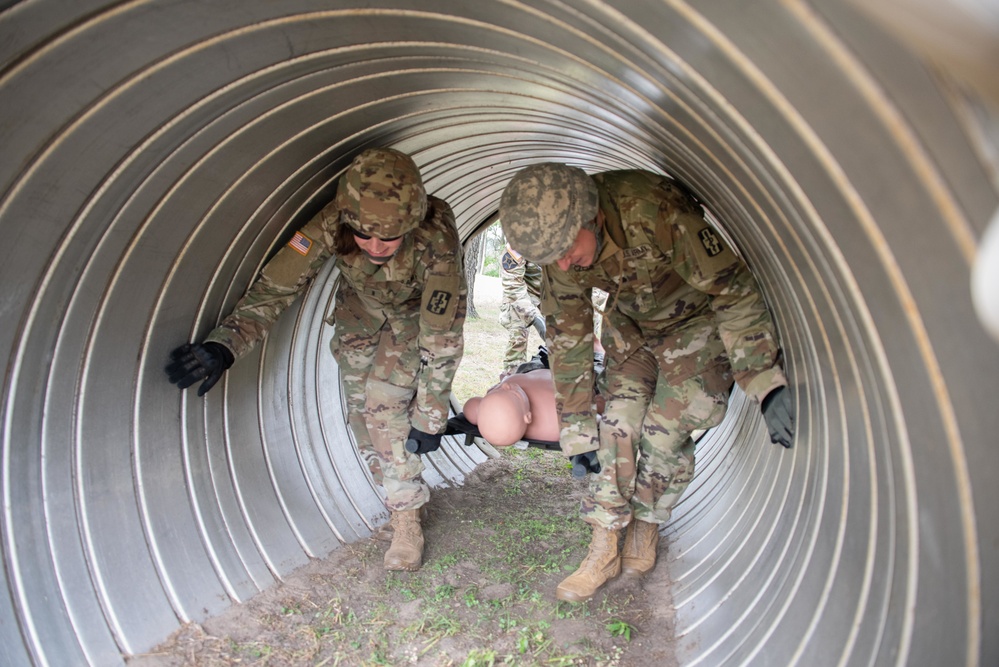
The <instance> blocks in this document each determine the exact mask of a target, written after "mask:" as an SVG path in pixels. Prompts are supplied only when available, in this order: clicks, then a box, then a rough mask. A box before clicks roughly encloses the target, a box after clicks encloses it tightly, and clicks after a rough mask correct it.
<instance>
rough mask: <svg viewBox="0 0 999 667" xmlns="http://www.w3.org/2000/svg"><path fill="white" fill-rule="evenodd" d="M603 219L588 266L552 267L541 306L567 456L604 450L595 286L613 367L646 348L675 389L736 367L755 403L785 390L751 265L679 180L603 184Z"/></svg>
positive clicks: (641, 175)
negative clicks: (597, 408)
mask: <svg viewBox="0 0 999 667" xmlns="http://www.w3.org/2000/svg"><path fill="white" fill-rule="evenodd" d="M593 179H594V181H595V182H596V183H597V189H598V192H599V196H600V210H601V211H602V212H603V213H604V216H605V222H604V227H603V230H602V233H601V236H602V238H601V243H600V245H599V250H598V252H599V256H598V257H597V258H596V260H595V261H594V263H593V265H592V266H590V267H586V268H583V267H576V266H574V267H570V268H569V270H568V271H562V270H561V269H560V268H559V267H558V266H557V265H556V264H550V265H547V266H545V267H544V269H543V274H544V283H543V286H542V303H541V310H542V312H543V313H544V314H545V315H546V316H547V319H548V341H549V345H550V346H551V349H550V350H549V354H550V361H551V367H552V373H553V379H554V382H555V394H556V401H557V405H558V409H559V415H560V418H561V424H562V426H561V438H560V440H561V444H562V450H563V451H564V452H565V453H566V455H570V456H571V455H573V454H580V453H583V452H587V451H592V450H594V449H596V448H597V444H598V436H597V423H596V417H595V415H594V414H593V412H592V411H591V401H592V391H593V376H592V371H593V350H592V344H593V318H592V305H591V300H590V292H591V289H592V288H594V287H596V288H600V289H602V290H604V291H606V292H607V293H608V294H609V297H608V299H607V306H606V309H605V320H606V322H607V323H608V324H609V325H610V326H607V327H604V332H603V344H604V346H605V347H606V349H607V369H608V371H609V372H611V371H612V369H613V367H614V366H615V365H618V364H620V363H621V362H623V361H624V360H626V359H627V358H628V357H629V356H630V355H631V354H632V353H633V352H634V351H636V350H637V349H638V348H639V347H641V346H642V345H645V346H646V347H648V348H649V349H650V350H651V351H652V352H653V354H655V355H656V358H657V359H658V361H659V368H660V372H661V376H662V377H664V378H665V380H666V381H667V382H671V383H675V382H682V381H683V380H686V379H688V378H690V377H693V376H694V375H697V374H702V373H705V372H711V370H712V369H714V370H720V369H725V368H727V367H726V366H724V365H725V364H728V365H730V366H731V369H732V371H733V374H734V377H735V379H736V381H737V382H738V383H739V385H740V386H741V387H742V388H743V389H744V390H745V391H746V393H747V394H749V395H750V396H753V397H755V398H757V399H761V398H762V397H764V396H766V395H767V393H769V391H770V390H771V389H773V388H775V387H778V386H781V385H785V384H787V380H786V378H785V377H784V373H783V370H782V369H781V367H780V365H779V363H778V353H779V348H778V345H777V341H776V335H775V332H774V327H773V322H772V320H771V318H770V313H769V311H768V310H767V307H766V304H765V303H764V301H763V298H762V296H761V294H760V292H759V290H758V287H757V285H756V281H755V279H754V278H753V276H752V274H751V273H750V271H749V269H748V267H747V266H746V265H745V263H744V262H743V261H742V260H741V259H740V258H739V257H738V256H737V255H736V254H735V253H734V252H733V251H732V250H731V248H729V247H728V246H727V245H726V244H725V243H724V241H723V240H722V239H721V237H720V236H719V235H718V234H717V233H716V232H715V231H714V230H713V229H711V227H709V226H708V224H707V223H706V222H705V220H704V217H703V213H702V211H701V208H700V206H699V205H698V204H697V203H696V202H695V201H694V200H693V198H691V197H690V196H689V195H688V194H686V192H685V191H684V190H682V189H680V188H679V187H677V186H675V185H673V181H671V180H670V179H669V178H667V177H665V176H659V175H657V174H653V173H650V172H645V171H613V172H605V173H602V174H597V175H595V176H594V177H593Z"/></svg>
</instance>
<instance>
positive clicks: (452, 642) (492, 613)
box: [127, 449, 676, 667]
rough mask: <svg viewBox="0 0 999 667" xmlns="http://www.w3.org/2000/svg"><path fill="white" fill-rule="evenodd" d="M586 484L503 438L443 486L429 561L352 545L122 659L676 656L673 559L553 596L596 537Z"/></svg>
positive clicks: (263, 661)
mask: <svg viewBox="0 0 999 667" xmlns="http://www.w3.org/2000/svg"><path fill="white" fill-rule="evenodd" d="M584 485H585V482H581V481H576V480H573V479H572V477H571V476H570V475H569V471H568V469H567V467H566V465H565V459H564V458H563V457H561V456H560V455H558V454H557V453H552V452H546V451H542V450H537V449H530V450H527V451H516V450H506V451H505V452H503V455H502V456H501V457H500V458H498V459H490V460H488V461H486V462H485V463H483V464H481V465H480V466H479V467H478V468H477V469H476V470H475V471H474V472H473V473H472V474H471V475H470V476H469V478H468V479H467V480H466V483H465V484H463V485H462V486H458V487H454V488H448V489H443V490H435V492H434V494H433V497H432V500H431V503H430V512H429V516H428V517H427V519H426V520H425V524H424V525H425V534H426V539H427V546H426V550H425V562H424V566H423V568H422V569H421V570H420V571H418V572H412V573H409V572H386V571H385V570H384V569H383V568H382V556H383V554H384V552H385V550H386V548H387V546H388V543H387V542H384V541H379V540H377V539H376V538H370V539H368V540H364V541H362V542H358V543H355V544H351V545H347V546H345V547H343V548H341V549H339V550H338V551H336V552H334V553H333V554H332V555H330V556H329V557H328V558H325V559H322V560H316V561H314V562H312V563H310V564H309V565H307V566H306V567H304V568H301V569H300V570H298V571H296V572H295V573H294V574H293V575H292V576H290V577H287V578H286V580H285V581H284V582H282V583H281V584H280V585H278V586H275V587H274V588H272V589H269V590H267V591H265V592H263V593H261V594H260V595H258V596H256V597H255V598H253V599H252V600H250V601H248V602H246V603H244V604H241V605H237V606H234V607H232V608H231V609H229V610H228V611H226V612H225V613H223V614H221V615H219V616H217V617H214V618H211V619H209V620H206V621H205V622H203V623H200V624H196V623H191V624H187V625H185V626H184V627H182V628H181V629H180V630H178V631H177V632H176V633H174V635H173V636H171V637H170V639H169V640H168V641H167V642H165V643H164V644H162V645H161V646H159V647H157V648H156V649H154V650H152V651H150V652H149V653H146V654H144V655H140V656H134V657H132V658H130V659H128V661H127V664H128V665H130V667H179V666H185V667H186V666H198V667H215V666H222V665H226V666H229V665H273V666H277V665H313V666H315V667H319V666H320V665H322V666H324V667H327V666H332V665H426V666H431V665H432V666H435V667H436V666H445V665H446V666H458V665H461V666H463V667H473V666H474V667H477V666H486V665H549V666H550V665H594V666H596V665H657V666H665V667H669V666H670V665H675V664H676V661H675V658H674V656H673V639H672V637H673V608H672V601H671V599H670V593H669V581H668V578H667V573H666V568H665V567H658V568H656V570H654V571H653V572H652V573H650V574H648V575H646V576H645V577H642V578H637V577H630V576H627V575H622V576H620V577H618V578H617V579H615V580H614V581H612V582H611V583H610V584H608V585H607V586H606V587H605V590H603V591H601V592H599V593H598V594H597V596H596V597H594V598H593V599H592V600H590V601H589V602H586V603H582V604H577V603H567V602H558V601H556V600H555V597H554V592H555V587H556V585H557V584H558V582H559V581H560V580H561V579H562V578H563V577H565V576H566V575H567V574H569V573H570V572H571V571H572V570H573V569H575V567H576V566H577V565H578V563H579V562H580V560H581V559H582V558H583V557H584V556H585V554H586V547H587V545H588V543H589V529H588V527H587V526H586V525H585V524H583V522H582V521H580V520H579V519H578V517H577V515H576V511H577V508H578V506H579V500H580V496H581V494H582V492H583V490H584ZM659 549H660V556H661V555H662V554H663V553H664V552H665V549H666V545H665V543H664V541H662V540H661V543H660V546H659Z"/></svg>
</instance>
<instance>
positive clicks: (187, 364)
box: [166, 342, 235, 396]
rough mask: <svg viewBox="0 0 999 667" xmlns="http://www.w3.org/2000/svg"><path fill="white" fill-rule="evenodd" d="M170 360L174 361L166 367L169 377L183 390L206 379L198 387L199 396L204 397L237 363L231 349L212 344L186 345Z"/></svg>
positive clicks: (172, 353)
mask: <svg viewBox="0 0 999 667" xmlns="http://www.w3.org/2000/svg"><path fill="white" fill-rule="evenodd" d="M170 358H171V360H172V361H171V362H170V363H169V364H168V365H167V367H166V372H167V376H168V377H169V378H170V382H172V383H174V384H175V385H177V386H178V387H180V388H181V389H187V388H188V387H190V386H191V385H192V384H194V383H195V382H197V381H198V380H202V379H204V382H202V383H201V386H200V387H198V396H204V395H205V393H206V392H207V391H208V390H209V389H211V388H212V387H214V386H215V383H216V382H218V381H219V379H220V378H221V377H222V373H224V372H225V371H226V370H227V369H228V368H229V367H230V366H232V364H233V362H234V361H235V358H234V357H233V355H232V352H230V351H229V348H227V347H226V346H225V345H222V344H221V343H212V342H208V343H185V344H184V345H181V346H180V347H178V348H177V349H175V350H174V351H173V352H171V353H170Z"/></svg>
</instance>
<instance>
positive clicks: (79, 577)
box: [0, 0, 999, 665]
mask: <svg viewBox="0 0 999 667" xmlns="http://www.w3.org/2000/svg"><path fill="white" fill-rule="evenodd" d="M3 5H4V9H3V10H0V34H2V35H3V36H4V38H3V39H0V100H2V101H0V137H2V138H0V142H2V145H3V146H4V147H5V149H4V155H5V157H4V159H3V160H0V183H2V187H0V229H2V230H3V233H4V234H3V235H4V238H5V243H4V244H3V247H2V249H0V276H2V278H0V281H2V284H3V285H4V290H3V294H2V295H0V312H2V314H3V315H4V321H5V322H6V324H5V326H4V327H3V328H2V330H0V349H2V350H3V351H4V353H5V354H4V358H5V360H6V362H5V372H4V376H3V377H4V386H3V403H2V405H3V407H2V422H3V459H2V471H3V475H2V479H0V485H2V490H3V498H4V512H3V518H2V524H0V528H2V540H3V555H4V566H5V581H4V583H5V593H6V595H4V596H0V600H2V604H0V620H2V622H0V656H2V658H3V660H2V661H3V662H4V663H5V664H93V665H104V664H118V663H120V662H121V660H122V658H121V656H122V654H129V653H136V652H141V651H142V650H144V649H146V648H148V647H150V646H153V645H155V644H156V643H157V642H159V641H160V640H162V639H163V638H164V637H165V636H167V635H168V634H169V633H170V632H172V631H173V629H175V628H176V627H177V626H178V624H180V623H182V622H185V621H188V620H194V619H199V618H204V617H205V616H206V615H209V614H212V613H217V612H218V611H220V610H222V609H224V608H226V607H228V606H229V605H231V604H232V603H233V602H234V601H239V600H245V599H248V598H250V597H252V596H253V595H254V594H256V593H258V592H259V591H261V590H264V589H266V588H267V587H268V586H271V585H273V584H274V582H276V581H277V580H279V579H280V578H281V577H282V576H283V575H284V574H286V573H288V572H290V571H292V570H294V569H295V568H296V567H298V566H300V565H302V564H304V563H305V562H306V561H307V560H308V558H310V557H313V556H321V555H323V554H327V553H330V552H331V551H333V550H335V549H337V548H339V547H340V546H341V545H342V544H345V543H349V542H351V541H353V540H356V539H359V538H360V537H364V536H366V535H367V534H369V533H370V530H371V528H372V526H374V525H376V524H377V523H378V517H379V513H380V512H382V511H383V510H382V506H381V502H380V499H379V498H378V496H377V494H376V493H375V492H374V490H373V489H372V488H371V486H370V484H369V483H368V482H367V480H366V479H365V478H364V477H363V476H362V475H357V474H355V473H356V471H357V469H358V468H359V467H360V466H361V463H360V461H359V460H358V458H357V455H356V454H355V453H354V449H353V447H352V445H351V443H350V439H349V436H348V435H347V429H346V425H345V421H344V419H343V407H342V402H341V397H340V396H339V389H338V387H337V386H335V383H328V382H323V381H321V380H320V378H325V377H333V376H335V374H336V372H337V369H336V367H335V364H334V363H333V361H332V359H331V358H330V355H329V353H328V350H327V345H328V339H329V330H328V325H327V324H325V323H324V322H323V317H324V314H325V312H327V311H328V309H329V303H330V299H331V298H332V293H331V292H332V284H331V283H332V281H330V280H329V275H321V276H319V278H318V279H317V280H316V282H315V285H314V286H313V288H312V289H311V290H310V291H309V293H308V295H307V296H306V297H305V298H304V299H302V300H301V301H300V303H299V304H297V305H296V306H295V307H294V308H293V309H292V310H290V311H289V312H288V313H286V315H285V316H284V317H283V318H282V320H281V321H280V323H279V324H278V326H277V327H276V328H275V330H273V331H272V332H271V334H270V336H269V338H268V340H267V341H266V344H264V345H263V346H261V347H260V348H258V349H257V350H256V351H255V352H254V353H252V354H251V355H250V356H249V357H248V358H246V359H244V360H242V361H241V363H240V364H238V365H237V366H235V367H233V369H232V370H231V372H230V373H229V376H228V378H227V380H226V383H225V386H224V390H223V391H218V392H213V393H211V394H209V395H208V396H207V398H206V400H204V401H202V400H201V399H196V398H194V397H191V396H186V395H178V393H177V392H176V390H175V389H174V388H173V387H171V386H169V385H168V384H167V383H165V382H164V381H163V379H162V376H161V374H162V371H161V367H162V365H163V360H164V355H165V354H166V353H167V351H168V350H169V349H171V348H172V347H173V346H175V345H176V344H178V343H180V342H182V341H185V340H188V339H194V338H197V337H198V336H200V335H203V334H204V333H205V332H207V331H208V330H209V329H210V328H211V327H213V326H214V325H215V323H216V322H217V321H218V320H219V319H220V317H221V316H223V315H224V314H226V313H227V312H228V311H229V309H231V307H232V305H233V303H234V302H235V300H236V299H237V298H238V297H239V295H241V294H242V292H243V290H244V289H245V287H246V286H247V285H248V284H249V282H250V281H251V280H252V279H253V277H254V276H255V275H256V273H257V272H258V271H259V269H260V267H261V266H262V264H263V262H264V260H265V259H266V258H267V257H268V256H269V255H270V254H271V253H272V252H273V250H274V249H275V248H277V247H279V246H280V244H281V242H282V239H283V238H284V237H285V236H286V235H287V234H288V233H289V232H290V230H292V229H294V228H296V227H297V226H298V225H300V224H301V223H303V222H304V221H305V220H306V219H307V218H308V216H309V215H310V214H311V213H313V212H314V211H315V210H316V207H317V206H318V205H319V202H321V201H323V200H324V199H327V198H328V197H329V194H330V193H331V190H332V187H333V184H334V183H335V180H336V177H337V175H338V174H339V173H340V172H341V171H342V169H343V168H344V167H345V166H346V164H347V162H348V161H349V160H350V158H351V157H352V156H353V155H354V154H355V153H356V152H357V151H358V150H360V149H361V148H364V147H367V146H373V145H392V146H394V147H396V148H399V149H400V150H403V151H405V152H407V153H409V154H411V155H413V156H414V158H415V159H416V161H417V163H418V164H419V165H420V167H421V170H422V171H423V174H424V177H425V180H426V183H427V186H428V190H429V191H430V192H432V193H434V194H436V195H437V196H439V197H441V198H443V199H445V200H446V201H448V202H449V203H450V204H451V206H452V207H453V209H454V210H455V213H456V215H457V218H458V221H459V228H460V232H461V234H462V238H463V239H468V238H469V237H470V236H471V235H472V234H474V233H475V231H476V230H477V229H478V227H479V226H480V225H481V224H483V222H484V221H486V220H487V219H488V218H489V216H490V215H491V214H492V213H493V212H494V211H495V210H496V208H497V202H498V199H499V194H500V192H501V190H502V188H503V186H504V185H505V183H506V182H507V181H508V180H509V178H510V177H511V176H512V174H513V173H514V172H515V171H516V170H517V169H519V168H520V167H522V166H525V165H527V164H530V163H534V162H540V161H544V160H560V161H565V162H568V163H570V164H573V165H575V166H580V167H582V168H584V169H585V170H586V171H588V172H596V171H603V170H609V169H616V168H627V167H638V168H645V169H650V170H653V171H659V172H664V173H668V174H673V175H676V176H677V177H679V178H680V179H681V180H683V181H684V182H686V183H688V184H690V185H691V186H692V187H693V188H694V189H695V190H696V191H697V192H698V193H699V195H701V197H702V198H703V200H704V201H705V202H706V203H707V205H708V207H709V209H710V210H711V211H712V212H713V214H714V216H715V218H716V220H717V221H718V224H719V226H720V227H721V229H722V230H723V231H724V232H725V233H726V234H727V235H728V236H729V237H730V239H731V240H732V242H733V244H734V245H735V246H737V247H738V248H739V249H740V251H741V252H742V253H743V255H744V256H745V258H746V259H747V261H748V262H749V263H750V265H751V266H752V267H753V269H754V271H755V273H756V275H757V277H758V280H759V282H760V283H761V286H762V288H763V290H764V291H765V293H766V294H767V297H768V301H769V305H770V307H771V310H772V311H773V313H774V317H775V319H776V322H777V326H778V329H779V331H780V334H781V336H782V341H783V345H784V348H785V351H786V353H787V360H786V361H787V366H788V369H789V371H790V375H791V378H792V382H793V383H794V386H795V388H796V390H797V391H796V396H797V409H798V414H799V418H800V419H799V431H800V432H799V440H798V446H797V447H796V448H795V449H793V450H791V451H790V452H787V453H781V452H777V451H773V450H772V449H768V447H769V445H768V446H767V447H762V448H761V447H760V446H758V445H759V443H762V442H764V439H765V435H764V431H763V430H762V429H763V427H762V424H761V423H760V421H759V419H758V416H757V413H756V409H755V406H753V405H752V404H751V402H750V401H746V400H745V399H744V398H742V397H739V396H736V397H735V398H734V399H733V403H732V407H731V408H730V415H729V417H728V419H727V421H726V422H725V423H724V424H723V425H722V426H720V427H718V428H716V429H714V430H713V431H712V433H711V434H710V435H709V437H708V438H707V439H706V440H705V441H704V442H703V443H702V448H703V450H704V451H705V455H704V456H703V458H702V459H701V462H699V466H701V467H700V470H699V471H698V476H697V478H696V480H695V483H694V484H693V485H692V487H691V488H690V489H689V490H688V493H687V495H686V497H685V499H684V502H683V504H682V505H681V507H680V508H679V509H678V511H677V512H676V514H675V516H674V519H673V521H672V523H671V525H670V527H669V529H668V532H669V540H670V552H669V553H670V555H669V564H668V567H669V569H670V573H671V576H672V579H673V582H674V583H673V598H674V602H675V605H676V614H677V632H678V634H679V636H680V637H682V638H683V639H684V640H685V641H683V642H681V651H680V654H679V656H678V657H679V659H680V661H681V663H682V664H685V665H687V664H690V665H694V664H705V665H707V664H710V665H716V664H833V663H835V664H850V665H853V664H926V665H937V664H967V665H974V664H988V663H989V662H991V661H992V660H994V658H995V656H996V655H997V654H999V645H997V642H999V639H997V638H999V632H997V631H996V630H997V625H999V622H997V619H996V611H995V609H993V605H990V604H989V601H990V600H993V599H995V598H996V589H997V587H999V572H997V567H996V566H997V563H996V559H995V557H994V553H992V552H993V551H994V549H993V548H992V547H993V546H994V545H995V544H996V541H997V539H999V536H997V534H996V531H997V530H999V529H997V528H996V526H994V525H993V524H992V522H989V521H988V520H987V519H986V516H985V515H986V513H985V512H983V509H982V508H988V507H991V506H994V505H995V504H996V503H997V501H999V498H997V497H996V493H997V492H996V490H995V488H994V487H995V485H994V484H991V480H992V479H993V478H994V477H995V474H996V472H999V471H997V468H999V464H997V461H996V460H995V456H994V453H993V449H994V448H993V447H992V446H991V443H993V442H994V434H995V432H996V431H997V427H999V422H997V419H999V416H997V415H996V414H995V411H994V410H993V409H992V407H991V405H990V402H989V397H990V396H991V395H992V394H991V392H990V391H989V388H990V386H991V382H990V381H991V378H994V377H995V376H996V374H997V371H999V358H997V356H999V355H997V354H996V350H995V345H994V342H993V341H991V340H990V339H989V338H988V336H987V334H986V333H985V332H984V331H983V330H982V327H981V325H980V323H979V322H978V320H977V318H976V317H975V314H974V308H973V305H972V303H971V297H970V294H969V290H968V286H967V282H968V280H967V277H968V272H969V267H970V264H971V262H972V261H973V258H974V250H975V243H976V240H977V239H978V238H979V237H980V236H981V234H982V233H983V230H984V229H985V226H986V224H987V222H988V220H989V219H990V217H991V216H992V214H993V212H994V211H995V209H996V207H997V201H999V197H997V187H996V183H995V178H994V173H993V168H992V167H991V166H990V165H989V164H988V162H987V160H986V159H985V158H984V157H983V154H984V153H985V152H986V151H983V150H982V147H981V146H980V145H979V144H977V143H976V142H978V141H980V139H981V137H976V136H974V134H973V133H972V132H970V131H969V129H968V125H967V124H966V122H965V119H964V118H962V110H961V106H960V105H959V104H958V102H957V101H956V99H955V95H954V94H953V90H952V89H951V88H949V86H948V84H947V82H946V80H945V79H944V78H942V77H941V76H940V74H939V73H938V71H936V70H934V69H932V68H931V67H928V66H927V64H926V63H925V62H923V61H922V60H920V59H919V58H917V57H916V56H914V55H913V54H912V52H910V51H909V50H908V49H907V48H906V47H904V46H903V45H902V44H900V43H899V42H898V41H897V40H896V39H894V38H893V37H892V36H890V35H888V34H887V33H886V32H884V31H883V30H882V29H881V27H880V26H879V25H878V24H876V23H874V22H873V21H872V20H871V19H870V18H869V17H867V16H866V15H864V14H862V13H860V12H859V11H857V10H856V9H855V7H854V6H853V5H852V4H850V3H839V2H836V3H822V4H821V6H820V5H819V3H808V2H799V1H794V2H777V1H774V2H765V3H763V4H762V5H761V4H756V5H753V6H751V7H750V6H746V7H743V6H741V5H738V4H737V3H717V2H681V1H674V0H668V1H664V2H656V3H649V2H619V3H615V4H614V6H609V5H606V4H603V3H599V2H591V1H588V0H572V1H571V2H549V1H543V0H537V1H533V2H516V1H512V0H511V1H503V2H444V1H443V0H442V1H440V2H437V1H434V2H422V3H419V6H414V4H413V3H409V2H403V1H401V0H399V1H391V0H384V1H380V2H374V3H346V2H344V3H333V6H330V4H329V3H317V2H312V1H310V0H294V1H293V2H287V3H269V2H256V1H254V2H247V1H244V2H240V3H237V4H232V5H226V6H224V7H223V6H218V5H215V4H213V3H199V2H195V1H194V0H190V1H183V0H182V1H180V2H177V1H174V2H159V1H156V0H141V1H140V0H134V1H129V2H100V1H99V0H88V1H87V2H71V3H66V2H62V1H60V0H28V1H24V2H20V3H3ZM928 264H932V270H928V267H927V265H928ZM480 460H481V459H479V457H478V455H477V454H475V453H474V452H472V451H471V450H468V449H465V448H463V447H461V446H457V445H453V444H452V445H449V446H448V447H447V448H446V460H445V461H443V462H442V464H441V467H440V469H439V470H438V472H437V474H438V475H439V476H440V479H441V480H445V479H448V478H451V477H455V478H456V477H459V476H460V475H462V474H464V473H465V472H467V471H468V470H471V469H473V468H474V467H475V466H476V465H477V464H478V463H479V462H480ZM940 619H946V621H945V622H941V621H940Z"/></svg>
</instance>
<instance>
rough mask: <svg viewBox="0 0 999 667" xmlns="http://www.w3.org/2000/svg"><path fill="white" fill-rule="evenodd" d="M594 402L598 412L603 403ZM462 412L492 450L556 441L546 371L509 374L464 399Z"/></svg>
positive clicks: (556, 423)
mask: <svg viewBox="0 0 999 667" xmlns="http://www.w3.org/2000/svg"><path fill="white" fill-rule="evenodd" d="M595 400H596V402H597V408H598V409H597V412H598V413H599V412H601V411H602V410H601V409H600V408H601V407H602V402H603V401H602V399H601V398H600V397H599V396H596V397H595ZM462 413H463V414H464V415H465V419H467V420H468V421H469V422H470V423H472V424H475V425H476V426H478V427H479V432H480V433H481V434H482V437H483V438H485V440H486V442H488V443H489V444H491V445H492V446H494V447H509V446H510V445H512V444H514V443H515V442H517V441H519V440H535V441H549V442H557V441H558V438H559V418H558V411H557V410H556V408H555V385H554V384H553V383H552V372H551V371H550V370H549V369H547V368H542V369H538V370H533V371H530V372H527V373H518V374H515V375H511V376H510V377H508V378H506V379H505V380H503V381H502V382H500V383H499V384H498V385H495V386H494V387H492V388H491V389H490V390H489V391H488V392H486V395H485V396H481V397H480V396H476V397H474V398H470V399H468V400H467V401H466V402H465V405H464V408H463V410H462Z"/></svg>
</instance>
